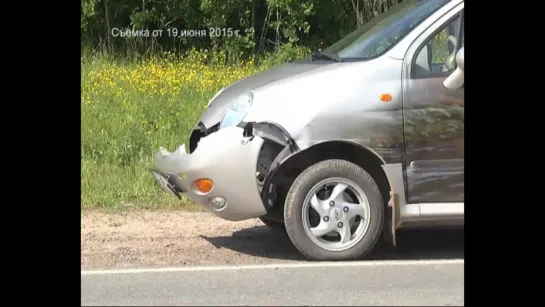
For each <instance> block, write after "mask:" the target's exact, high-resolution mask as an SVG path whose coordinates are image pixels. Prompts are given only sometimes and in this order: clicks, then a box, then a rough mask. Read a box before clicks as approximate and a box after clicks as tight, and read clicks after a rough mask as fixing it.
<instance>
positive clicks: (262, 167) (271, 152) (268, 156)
mask: <svg viewBox="0 0 545 307" xmlns="http://www.w3.org/2000/svg"><path fill="white" fill-rule="evenodd" d="M283 148H284V147H283V146H282V145H280V144H278V143H275V142H273V141H270V140H267V139H266V140H265V143H263V147H261V152H260V153H259V158H258V160H257V166H256V169H257V175H256V181H257V184H258V188H259V192H260V193H261V192H262V189H263V184H264V183H265V179H266V178H267V176H268V175H269V173H270V169H271V164H272V162H273V161H274V159H275V158H276V156H278V153H280V151H282V149H283Z"/></svg>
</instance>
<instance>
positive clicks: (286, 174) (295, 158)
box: [262, 140, 391, 218]
mask: <svg viewBox="0 0 545 307" xmlns="http://www.w3.org/2000/svg"><path fill="white" fill-rule="evenodd" d="M328 159H343V160H346V161H349V162H352V163H354V164H356V165H358V166H360V167H361V168H363V169H364V170H365V171H367V172H368V173H369V174H370V175H371V177H372V178H373V180H375V182H376V183H377V185H378V187H379V189H380V192H381V195H382V198H383V202H384V205H385V206H386V208H387V206H388V205H387V203H388V201H389V198H390V191H391V186H390V182H389V180H388V177H387V175H386V173H385V171H384V169H383V168H382V166H383V165H385V164H386V162H385V161H384V159H383V158H382V157H381V156H380V155H378V154H377V153H376V152H375V151H374V150H372V149H371V148H369V147H367V146H365V145H363V144H359V143H357V142H354V141H349V140H330V141H322V142H317V143H314V144H312V145H311V146H309V147H307V148H305V149H303V150H298V151H296V152H293V153H292V151H290V150H289V149H288V148H287V147H286V148H285V149H284V150H282V151H281V152H280V153H279V154H278V156H277V158H276V159H275V161H276V164H275V163H273V165H272V167H273V169H272V170H271V172H270V173H269V176H268V177H267V178H266V180H265V182H264V186H263V193H262V197H263V203H264V204H265V206H266V207H267V208H268V212H269V215H271V216H273V217H276V218H281V216H282V212H283V207H284V201H285V196H286V194H287V191H288V190H289V187H290V186H291V184H292V183H293V181H294V180H295V178H297V176H298V175H299V174H301V173H302V172H303V171H304V170H305V169H306V168H308V167H309V166H311V165H312V164H315V163H317V162H320V161H324V160H328Z"/></svg>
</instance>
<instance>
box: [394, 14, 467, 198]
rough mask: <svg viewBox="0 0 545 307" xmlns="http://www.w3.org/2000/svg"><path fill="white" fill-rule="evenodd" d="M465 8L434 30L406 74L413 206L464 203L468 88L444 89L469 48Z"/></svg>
mask: <svg viewBox="0 0 545 307" xmlns="http://www.w3.org/2000/svg"><path fill="white" fill-rule="evenodd" d="M463 33H464V31H463V4H462V5H461V7H458V8H454V9H453V10H451V11H450V12H448V13H446V14H445V15H444V16H443V17H441V18H440V19H438V21H437V22H436V23H435V24H434V25H433V26H431V27H430V28H428V29H427V30H426V31H425V32H424V33H423V34H422V35H421V36H419V38H417V39H416V40H415V42H414V43H413V45H412V46H411V47H410V49H409V51H408V52H407V57H406V59H405V61H404V64H405V65H404V71H403V110H404V111H403V116H404V137H405V176H406V177H405V178H406V192H407V201H408V202H409V203H420V204H423V203H448V202H463V201H464V88H463V86H462V88H459V89H456V90H451V89H448V88H446V87H445V86H444V85H443V81H444V80H445V78H446V77H447V76H448V75H450V74H451V73H452V72H453V71H454V69H455V67H456V61H455V58H456V57H455V55H456V52H457V51H458V50H459V48H460V47H461V46H463Z"/></svg>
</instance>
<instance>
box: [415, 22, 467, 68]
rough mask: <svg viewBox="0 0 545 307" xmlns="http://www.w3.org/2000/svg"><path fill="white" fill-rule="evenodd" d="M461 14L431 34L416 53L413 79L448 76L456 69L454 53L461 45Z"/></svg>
mask: <svg viewBox="0 0 545 307" xmlns="http://www.w3.org/2000/svg"><path fill="white" fill-rule="evenodd" d="M461 20H462V17H461V14H458V15H457V16H456V17H455V18H453V19H451V20H450V21H448V22H447V23H446V24H445V25H444V26H443V27H441V29H439V30H438V31H436V32H435V33H434V34H432V35H431V36H430V37H429V38H428V39H427V40H426V41H425V42H424V44H422V46H421V47H420V48H419V51H418V52H417V53H416V57H415V58H414V60H413V65H412V72H411V74H412V77H413V78H425V77H442V76H448V75H449V74H450V73H451V72H453V71H454V69H456V51H458V49H459V47H461V46H458V45H459V44H461V39H460V38H461V37H460V33H461V31H460V30H461V23H462V22H461Z"/></svg>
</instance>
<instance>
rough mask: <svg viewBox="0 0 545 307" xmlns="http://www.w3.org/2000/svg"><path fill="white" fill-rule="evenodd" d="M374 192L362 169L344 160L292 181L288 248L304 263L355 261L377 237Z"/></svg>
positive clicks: (378, 200) (380, 208) (379, 212)
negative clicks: (292, 248) (296, 251)
mask: <svg viewBox="0 0 545 307" xmlns="http://www.w3.org/2000/svg"><path fill="white" fill-rule="evenodd" d="M383 220H384V204H383V199H382V195H381V193H380V190H379V188H378V186H377V184H376V183H375V181H374V180H373V178H372V177H371V175H369V173H367V172H366V171H365V170H364V169H362V168H361V167H359V166H358V165H356V164H353V163H351V162H348V161H344V160H326V161H322V162H318V163H316V164H314V165H312V166H310V167H309V168H308V169H306V170H305V171H304V172H303V173H301V174H300V175H299V176H298V177H297V179H295V181H294V182H293V184H292V186H291V188H290V190H289V192H288V195H287V197H286V204H285V206H284V223H285V227H286V231H287V233H288V235H289V237H290V239H291V241H292V243H293V245H294V246H295V247H296V248H297V249H298V250H299V252H300V253H301V254H303V255H304V256H305V257H306V258H307V259H309V260H321V261H326V260H353V259H361V258H363V257H364V256H365V255H366V254H367V253H368V252H370V251H371V250H372V249H373V247H374V246H375V245H376V243H377V241H378V239H379V237H380V234H381V232H382V226H383Z"/></svg>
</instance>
